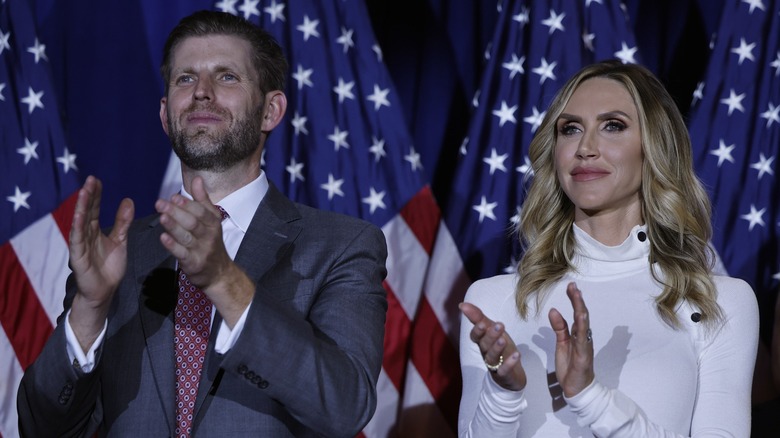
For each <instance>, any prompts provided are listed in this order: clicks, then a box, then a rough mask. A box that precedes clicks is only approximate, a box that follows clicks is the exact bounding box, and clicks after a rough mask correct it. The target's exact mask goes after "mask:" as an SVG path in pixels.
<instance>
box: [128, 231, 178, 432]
mask: <svg viewBox="0 0 780 438" xmlns="http://www.w3.org/2000/svg"><path fill="white" fill-rule="evenodd" d="M161 232H162V226H161V225H159V222H158V221H154V222H152V223H151V224H150V225H149V226H148V227H147V228H145V229H144V230H143V231H142V232H141V233H140V234H139V243H138V248H139V249H138V250H137V251H135V254H134V259H133V266H135V267H136V268H135V272H134V273H133V274H134V278H138V279H144V281H143V284H142V285H140V288H141V290H140V293H139V297H138V299H139V302H138V309H139V310H138V314H139V318H140V320H141V328H142V330H143V336H144V338H145V340H146V351H147V352H148V354H149V359H150V367H151V369H152V377H153V379H154V383H155V385H156V387H157V392H158V395H159V396H160V399H161V402H162V405H163V407H164V410H165V418H166V420H167V422H168V427H169V429H170V431H171V433H173V430H174V427H175V425H174V423H175V417H176V370H175V364H176V358H175V352H174V346H173V338H174V333H173V332H174V326H173V311H174V309H175V308H176V300H177V297H178V286H177V285H178V280H177V278H176V260H175V259H174V258H173V256H171V255H170V253H168V251H167V250H166V249H165V248H164V247H163V246H162V245H161V244H160V240H159V239H160V234H161Z"/></svg>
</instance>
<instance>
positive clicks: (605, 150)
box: [555, 78, 643, 221]
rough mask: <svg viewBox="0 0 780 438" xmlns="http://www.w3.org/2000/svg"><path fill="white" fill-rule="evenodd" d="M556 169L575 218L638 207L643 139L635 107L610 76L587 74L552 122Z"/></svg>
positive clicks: (637, 209) (629, 212) (628, 214)
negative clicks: (587, 77) (573, 207)
mask: <svg viewBox="0 0 780 438" xmlns="http://www.w3.org/2000/svg"><path fill="white" fill-rule="evenodd" d="M556 129H557V139H556V145H555V168H556V173H557V176H558V180H559V182H560V184H561V187H562V188H563V191H564V192H565V193H566V196H568V197H569V199H570V200H571V202H572V203H573V204H574V206H575V221H577V220H578V219H583V218H587V217H594V216H601V215H618V216H616V217H619V216H624V217H633V216H635V215H636V214H638V213H639V212H640V211H641V210H640V202H639V201H640V200H639V189H640V187H641V183H642V159H643V155H642V139H641V134H640V126H639V117H638V115H637V109H636V105H634V101H633V99H632V98H631V95H630V94H629V93H628V90H627V89H626V88H625V86H623V84H621V83H620V82H617V81H615V80H613V79H607V78H591V79H588V80H586V81H585V82H583V83H582V84H580V85H579V87H578V88H577V89H576V90H575V91H574V94H573V95H572V96H571V99H570V100H569V102H568V104H567V105H566V107H565V108H564V110H563V113H562V114H561V116H560V117H559V118H558V120H557V122H556Z"/></svg>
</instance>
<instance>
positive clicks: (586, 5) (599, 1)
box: [585, 0, 603, 8]
mask: <svg viewBox="0 0 780 438" xmlns="http://www.w3.org/2000/svg"><path fill="white" fill-rule="evenodd" d="M593 2H596V3H598V4H600V5H601V4H603V3H601V0H585V7H586V8H587V7H590V4H591V3H593Z"/></svg>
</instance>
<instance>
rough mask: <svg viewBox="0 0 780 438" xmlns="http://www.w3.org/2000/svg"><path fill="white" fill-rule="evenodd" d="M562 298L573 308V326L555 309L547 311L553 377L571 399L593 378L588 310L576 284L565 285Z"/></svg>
mask: <svg viewBox="0 0 780 438" xmlns="http://www.w3.org/2000/svg"><path fill="white" fill-rule="evenodd" d="M566 295H568V296H569V300H571V305H572V307H573V308H574V324H573V325H572V327H571V333H570V332H569V324H568V323H567V322H566V320H565V319H564V318H563V316H562V315H561V313H560V312H559V311H558V310H557V309H550V313H549V318H550V325H551V326H552V329H553V330H554V331H555V338H556V343H555V375H556V377H557V378H558V383H560V385H561V388H562V389H563V395H565V396H566V397H573V396H575V395H577V394H579V393H580V391H582V390H583V389H585V388H586V387H587V386H588V385H590V384H591V382H593V379H595V374H594V373H593V338H592V335H591V331H590V319H589V315H588V308H587V307H585V301H584V300H583V299H582V292H581V291H580V290H579V289H577V285H576V284H574V283H569V285H568V286H567V288H566Z"/></svg>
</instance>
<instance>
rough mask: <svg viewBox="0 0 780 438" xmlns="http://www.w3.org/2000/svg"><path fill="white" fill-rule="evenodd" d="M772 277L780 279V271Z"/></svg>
mask: <svg viewBox="0 0 780 438" xmlns="http://www.w3.org/2000/svg"><path fill="white" fill-rule="evenodd" d="M772 278H774V279H775V280H780V272H778V273H776V274H775V275H773V276H772Z"/></svg>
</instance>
